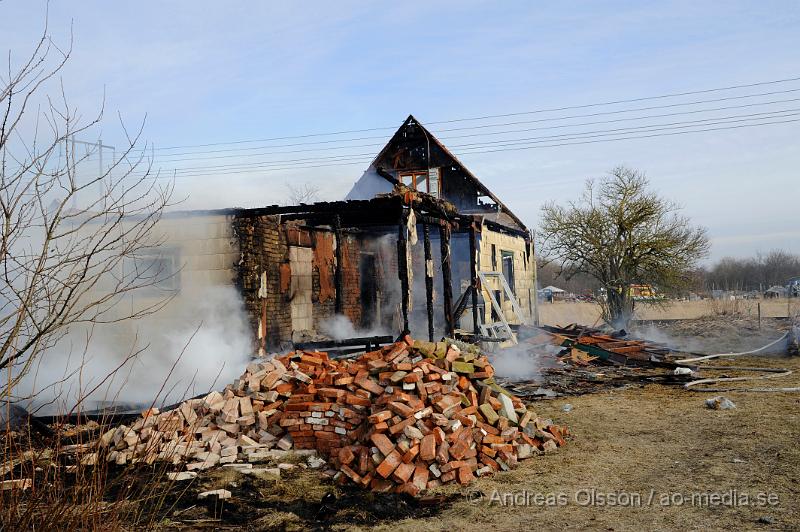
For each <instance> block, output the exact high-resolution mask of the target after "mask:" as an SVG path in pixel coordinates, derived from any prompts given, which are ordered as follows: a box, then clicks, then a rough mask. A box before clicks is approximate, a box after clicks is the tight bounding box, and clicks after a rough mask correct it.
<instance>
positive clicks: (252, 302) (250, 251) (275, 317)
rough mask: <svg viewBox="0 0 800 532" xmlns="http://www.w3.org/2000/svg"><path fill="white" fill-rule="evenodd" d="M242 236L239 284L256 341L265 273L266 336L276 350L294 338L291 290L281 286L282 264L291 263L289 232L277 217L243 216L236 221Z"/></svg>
mask: <svg viewBox="0 0 800 532" xmlns="http://www.w3.org/2000/svg"><path fill="white" fill-rule="evenodd" d="M233 226H234V230H235V232H236V235H237V236H238V238H239V249H240V251H241V259H240V262H239V271H238V284H239V287H240V289H241V291H242V297H243V299H244V303H245V309H246V310H247V314H248V316H249V318H250V325H251V327H252V330H253V336H254V340H255V339H256V335H257V331H258V328H259V321H260V320H261V316H262V298H261V297H259V294H258V293H259V288H260V287H261V279H262V274H263V273H266V287H265V288H266V290H265V293H266V298H265V299H266V303H267V323H266V327H265V330H266V338H267V346H268V348H270V349H277V348H280V347H281V344H282V343H284V342H286V341H287V340H290V339H291V337H292V315H291V306H290V299H289V297H290V293H289V291H286V290H284V291H282V290H281V286H280V266H281V264H288V262H289V247H288V245H287V242H286V233H285V231H282V230H281V229H282V227H281V225H280V223H279V217H278V216H249V215H246V214H245V215H240V216H237V217H236V219H235V220H234V224H233Z"/></svg>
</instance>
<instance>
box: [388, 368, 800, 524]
mask: <svg viewBox="0 0 800 532" xmlns="http://www.w3.org/2000/svg"><path fill="white" fill-rule="evenodd" d="M736 364H737V365H758V366H767V365H771V366H782V367H786V366H790V367H792V368H793V369H794V370H795V371H797V373H795V374H794V375H791V376H790V377H788V378H785V379H780V384H778V381H775V382H773V383H771V384H774V385H779V386H798V385H800V359H797V358H794V359H785V358H783V359H777V358H776V359H765V358H756V359H750V360H737V361H736ZM712 396H713V395H711V394H707V393H701V392H687V391H684V390H683V389H682V388H676V387H664V386H660V385H647V386H645V387H635V388H630V389H627V390H624V391H617V392H608V393H602V394H596V395H585V396H582V397H573V398H569V399H559V400H556V401H552V402H546V403H544V402H543V403H540V405H541V406H539V407H538V410H539V411H540V413H542V414H545V415H549V416H552V417H553V418H554V419H555V420H556V421H557V422H559V423H566V424H568V425H569V427H570V430H571V431H572V433H573V434H574V436H573V438H572V440H571V442H570V443H569V445H567V446H566V447H564V448H562V449H560V450H559V452H557V453H554V454H551V455H546V456H541V457H538V458H534V459H531V460H527V461H525V462H524V463H523V464H522V465H521V466H520V467H519V468H518V469H516V470H514V471H512V472H509V473H504V474H500V475H497V476H495V477H494V478H491V479H483V480H480V481H479V482H477V483H476V484H475V485H474V486H472V487H471V488H470V489H469V490H465V492H464V493H465V497H464V498H463V499H462V500H461V501H458V502H456V503H455V504H453V505H452V507H450V508H448V509H446V510H444V511H443V512H442V513H441V514H440V515H438V516H437V517H435V518H431V519H425V520H420V519H408V520H404V521H400V522H398V523H391V524H385V525H382V526H381V527H379V528H381V529H384V530H389V529H391V530H392V532H394V531H396V530H420V529H425V530H514V531H519V530H561V529H587V528H590V529H600V530H603V529H605V530H658V529H662V530H663V529H670V530H675V529H684V530H725V529H728V530H732V529H765V530H766V529H770V530H772V529H784V530H793V529H794V530H796V529H797V528H798V527H800V485H799V484H798V479H800V449H798V443H797V442H798V436H800V414H798V407H799V406H800V395H799V394H788V393H787V394H778V393H773V394H756V393H743V392H731V393H726V394H725V396H727V397H729V398H730V399H732V400H733V401H734V402H735V403H736V405H737V408H736V409H734V410H720V411H714V410H709V409H707V408H705V406H704V401H705V399H707V398H709V397H712ZM567 402H569V403H571V404H572V405H573V407H574V409H573V411H572V412H571V413H569V414H565V413H563V412H562V411H561V407H562V406H563V404H564V403H567ZM592 488H594V489H596V490H597V492H598V493H622V492H627V493H640V494H642V497H643V503H642V505H641V506H640V507H622V506H601V505H594V506H592V505H588V506H582V505H579V504H577V502H576V501H575V495H576V494H579V493H583V492H582V491H581V490H590V489H592ZM495 490H497V491H498V492H516V493H520V492H523V491H525V490H527V492H528V493H529V494H531V495H530V496H532V495H534V494H543V495H547V494H561V493H563V494H564V495H565V497H566V498H567V504H565V505H563V506H546V505H530V506H527V507H526V506H502V505H500V504H492V503H491V502H490V501H489V498H490V497H491V494H492V493H493V492H494V491H495ZM729 490H738V492H739V493H740V494H741V493H744V492H747V493H749V494H754V493H756V492H766V493H774V494H776V495H777V497H778V498H779V503H778V505H777V506H774V507H768V508H765V507H754V506H748V507H744V506H739V507H731V506H697V507H692V506H688V505H684V506H660V505H659V504H658V502H659V498H658V496H660V495H661V494H665V493H666V494H669V493H681V494H690V493H692V492H717V493H725V492H728V491H729ZM651 491H653V492H654V493H655V494H656V498H655V499H654V503H653V504H651V505H648V504H647V498H648V496H649V495H650V493H651ZM469 492H481V493H483V494H484V498H483V499H482V500H479V501H477V502H471V501H470V500H469V498H470V497H468V496H466V495H467V494H468V493H469ZM761 518H767V520H772V521H773V522H772V523H771V524H766V523H762V522H760V521H759V519H761Z"/></svg>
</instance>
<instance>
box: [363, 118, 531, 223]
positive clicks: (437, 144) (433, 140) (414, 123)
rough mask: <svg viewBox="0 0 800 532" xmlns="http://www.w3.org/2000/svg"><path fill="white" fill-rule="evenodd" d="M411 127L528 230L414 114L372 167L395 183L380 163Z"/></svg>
mask: <svg viewBox="0 0 800 532" xmlns="http://www.w3.org/2000/svg"><path fill="white" fill-rule="evenodd" d="M410 127H418V128H420V130H421V131H422V132H423V133H424V135H425V137H426V139H427V141H428V145H429V146H435V147H437V148H438V149H440V150H441V151H442V152H444V154H445V155H446V156H447V157H448V158H449V159H450V160H451V162H452V165H453V166H455V167H458V168H459V169H460V170H461V171H462V172H463V174H464V175H465V177H466V178H467V179H469V180H470V181H471V182H472V183H473V185H474V186H475V188H476V189H477V190H479V191H480V192H481V193H482V194H483V195H485V196H487V197H489V198H490V199H491V200H492V201H493V202H495V204H496V205H497V206H498V207H499V208H500V210H501V211H502V212H503V213H504V214H506V215H507V216H508V217H509V218H511V219H512V220H513V221H514V223H516V224H517V225H519V227H520V228H522V229H523V230H525V231H527V230H528V228H527V226H526V225H525V224H524V223H523V222H522V220H520V219H519V217H517V216H516V215H515V214H514V213H513V212H511V209H509V208H508V206H506V204H505V203H503V202H502V201H500V199H499V198H498V197H497V196H495V195H494V193H493V192H492V191H491V190H489V189H488V188H487V187H486V185H484V184H483V183H482V182H481V181H480V180H479V179H478V178H477V177H476V176H475V174H473V173H472V172H471V171H470V170H469V169H468V168H467V167H466V166H464V164H463V163H462V162H461V161H459V160H458V158H457V157H456V156H455V155H454V154H453V153H452V152H451V151H450V150H449V149H448V148H447V147H446V146H445V145H444V144H442V142H441V141H440V140H439V139H437V138H436V136H435V135H434V134H433V133H431V132H430V131H428V129H427V128H425V126H423V125H422V124H421V123H420V122H419V120H417V119H416V118H415V117H414V115H408V118H406V120H405V121H404V122H403V124H402V125H401V126H400V128H399V129H398V130H397V131H396V132H395V134H394V135H393V136H392V138H391V139H390V140H389V142H387V143H386V146H384V147H383V149H381V151H380V152H379V153H378V155H377V156H376V157H375V159H373V161H372V163H371V164H370V168H375V169H377V170H378V171H377V173H378V174H379V175H380V176H381V177H383V178H384V179H386V180H387V181H389V182H391V183H392V184H395V182H394V181H393V180H392V179H390V177H391V176H388V175H385V173H383V172H381V168H380V166H379V164H380V161H381V159H382V158H383V157H384V156H386V155H387V153H388V151H389V150H390V149H391V148H392V147H393V146H396V145H397V144H399V143H400V142H401V141H402V140H403V138H404V137H405V136H406V134H407V130H408V128H410ZM494 221H499V220H494Z"/></svg>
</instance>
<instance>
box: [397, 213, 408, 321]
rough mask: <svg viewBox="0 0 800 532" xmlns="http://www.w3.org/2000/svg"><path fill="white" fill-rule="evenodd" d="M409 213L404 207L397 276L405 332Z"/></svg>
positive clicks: (399, 233)
mask: <svg viewBox="0 0 800 532" xmlns="http://www.w3.org/2000/svg"><path fill="white" fill-rule="evenodd" d="M407 219H408V215H407V213H406V211H405V209H403V211H402V213H401V214H400V223H399V224H398V226H397V276H398V277H399V278H400V294H401V295H400V309H401V312H402V313H403V334H406V333H408V332H409V328H408V303H409V300H408V299H409V287H408V236H407V234H406V232H407V231H408V227H406V220H407Z"/></svg>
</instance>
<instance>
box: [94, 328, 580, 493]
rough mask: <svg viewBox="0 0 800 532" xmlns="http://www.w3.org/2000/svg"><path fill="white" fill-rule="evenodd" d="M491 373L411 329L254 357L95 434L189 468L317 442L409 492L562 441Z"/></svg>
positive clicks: (362, 477) (477, 359)
mask: <svg viewBox="0 0 800 532" xmlns="http://www.w3.org/2000/svg"><path fill="white" fill-rule="evenodd" d="M493 374H494V369H493V368H492V366H491V364H490V363H489V361H488V359H487V358H486V357H485V356H482V355H480V354H479V353H475V352H471V351H468V350H464V351H461V350H459V348H458V347H457V346H456V345H453V344H447V343H436V344H433V343H427V342H416V343H415V342H413V341H412V340H411V339H410V338H408V337H406V338H405V340H404V341H401V342H398V343H396V344H393V345H391V346H387V347H385V348H383V349H381V350H378V351H373V352H370V353H365V354H364V355H362V356H360V357H358V358H357V359H354V360H331V359H329V358H328V356H327V355H326V354H325V353H318V352H295V353H291V354H289V355H284V356H280V357H275V358H273V359H271V360H269V361H264V362H254V363H252V364H250V365H249V366H248V367H247V371H246V372H245V374H244V375H242V376H241V377H240V378H239V379H237V380H236V381H235V382H234V383H233V384H231V385H229V386H228V387H227V388H226V389H225V391H224V392H223V393H218V392H212V393H210V394H209V395H208V396H206V397H205V398H201V399H193V400H189V401H186V402H185V403H183V404H182V405H181V406H180V407H179V408H177V409H175V410H171V411H169V412H162V413H159V412H157V411H149V412H145V413H144V414H143V416H142V418H141V419H139V420H138V421H137V422H136V423H135V424H134V425H132V426H131V427H125V426H122V427H119V428H117V429H114V430H111V431H109V432H107V433H106V434H105V435H103V437H102V440H101V443H102V444H103V445H105V446H107V447H109V448H110V452H109V453H108V460H110V461H116V462H117V463H121V464H124V463H126V462H127V461H131V460H132V461H145V462H147V463H152V462H154V461H156V460H167V461H172V462H173V463H175V464H181V463H184V462H185V463H186V469H188V470H197V469H205V468H208V467H213V466H215V465H217V464H225V463H233V462H237V461H242V460H244V461H248V462H253V461H258V458H259V456H266V455H268V454H269V453H270V452H272V451H270V449H273V448H275V447H277V448H278V449H280V450H283V451H288V450H290V449H294V450H303V449H309V450H310V449H314V450H316V451H318V452H319V453H321V454H322V455H324V456H326V457H327V458H328V460H329V462H331V464H332V465H333V466H334V467H335V468H336V469H337V470H338V472H339V473H338V476H339V477H340V480H341V481H342V482H347V481H351V482H353V483H355V484H358V485H360V486H363V487H369V488H371V489H373V490H376V491H396V492H405V493H409V494H412V495H417V494H418V493H419V492H420V491H421V490H424V489H431V488H434V487H436V486H439V485H441V484H444V483H447V482H454V481H456V482H459V483H461V484H467V483H469V482H470V481H471V480H473V479H474V478H475V476H476V475H478V476H481V475H485V474H490V473H493V472H495V471H499V470H506V469H509V468H511V467H513V466H514V465H516V463H517V461H518V460H520V459H524V458H527V457H529V456H531V455H532V454H533V453H534V452H535V451H536V450H539V451H547V450H554V449H555V448H557V447H558V446H560V445H563V444H564V436H565V435H566V433H567V430H566V428H565V427H559V426H556V425H554V424H553V423H552V422H551V421H550V420H543V419H541V418H538V417H536V415H535V414H533V412H530V411H528V410H526V408H525V405H524V404H523V403H522V401H520V400H519V399H518V398H516V397H514V396H513V395H511V394H510V393H508V392H507V391H505V390H503V389H502V388H500V387H499V386H498V385H496V384H495V383H494V380H493V379H492V377H493Z"/></svg>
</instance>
